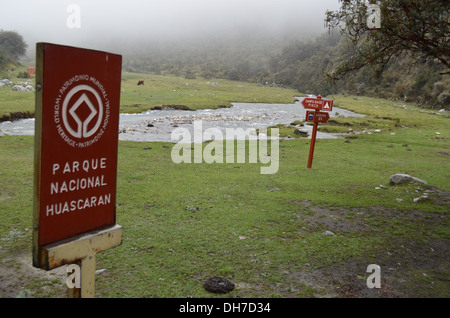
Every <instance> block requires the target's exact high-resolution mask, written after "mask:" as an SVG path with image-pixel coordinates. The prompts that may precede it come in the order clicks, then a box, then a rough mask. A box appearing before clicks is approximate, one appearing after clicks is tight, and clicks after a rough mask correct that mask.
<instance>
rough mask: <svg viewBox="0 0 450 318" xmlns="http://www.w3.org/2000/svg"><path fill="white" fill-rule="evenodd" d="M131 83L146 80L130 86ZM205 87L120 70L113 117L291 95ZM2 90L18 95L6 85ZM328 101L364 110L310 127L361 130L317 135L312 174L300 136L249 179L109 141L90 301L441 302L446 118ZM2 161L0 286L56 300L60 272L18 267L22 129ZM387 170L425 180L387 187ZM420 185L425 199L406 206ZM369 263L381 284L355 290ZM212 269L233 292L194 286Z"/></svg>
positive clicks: (27, 175)
mask: <svg viewBox="0 0 450 318" xmlns="http://www.w3.org/2000/svg"><path fill="white" fill-rule="evenodd" d="M138 79H144V80H145V87H137V86H136V85H135V84H136V82H137V80H138ZM165 80H167V82H165ZM217 82H218V83H219V85H218V86H212V85H210V84H207V83H206V82H205V81H204V80H189V81H188V80H185V79H181V78H170V77H164V78H163V77H153V76H150V75H148V76H147V75H136V74H133V75H127V76H126V80H125V81H124V82H123V85H122V90H123V91H124V92H123V93H122V97H123V100H122V102H121V107H122V111H124V112H131V111H143V110H145V109H148V108H149V107H151V106H152V105H186V106H189V107H194V106H195V107H197V106H198V107H214V106H219V105H225V106H226V105H227V103H228V102H232V101H235V102H244V101H245V102H249V101H260V100H259V98H261V101H265V102H268V101H269V100H271V101H273V102H290V101H291V100H292V99H293V96H294V95H295V92H293V91H290V90H282V89H272V88H262V87H259V86H257V85H251V84H245V83H236V82H219V81H217ZM186 83H188V84H189V85H186ZM169 87H170V89H168V88H169ZM225 88H226V89H225ZM221 89H224V90H223V91H221ZM171 90H175V92H172V91H171ZM8 94H9V93H8ZM208 94H210V95H208ZM213 94H215V95H218V96H217V97H214V95H213ZM264 94H267V95H264ZM190 95H193V96H190ZM0 97H2V98H4V99H5V100H6V99H7V98H11V99H12V102H11V103H19V102H17V101H15V100H14V98H13V97H8V95H7V94H6V93H5V91H4V90H0ZM333 98H334V99H335V105H336V106H339V107H342V108H347V109H350V110H353V111H356V112H359V113H364V114H366V115H367V116H366V117H365V118H364V119H360V118H358V119H355V118H353V119H348V118H347V119H343V118H338V119H336V120H335V121H334V122H332V123H330V124H329V125H328V124H326V125H323V126H322V127H321V129H322V130H327V129H329V131H348V129H349V128H352V129H354V130H355V131H356V130H364V129H366V130H367V132H366V133H362V134H354V135H349V136H348V138H347V139H329V140H322V139H321V140H318V141H317V144H316V149H315V155H314V162H313V168H312V169H306V165H307V160H308V152H309V140H305V139H301V140H284V141H282V142H280V152H279V159H280V163H279V170H278V173H276V174H273V175H262V174H260V168H261V166H263V164H260V163H259V164H250V163H232V164H217V163H214V164H206V163H202V164H175V163H173V162H172V160H171V148H172V146H173V144H167V143H158V142H155V143H135V142H123V141H121V142H119V165H118V179H117V182H118V186H117V191H118V196H117V223H118V224H120V225H121V226H123V229H124V237H123V243H122V245H121V246H119V247H116V248H114V249H111V250H108V251H105V252H102V253H100V254H98V255H97V268H98V269H105V271H104V272H103V273H101V274H98V275H97V279H96V284H97V286H96V287H97V289H96V292H97V297H118V298H119V297H137V298H141V297H183V298H184V297H194V298H198V297H236V298H237V297H263V298H264V297H279V298H286V297H449V296H450V285H449V283H448V275H449V264H450V263H449V256H448V246H449V245H448V244H449V239H450V232H449V221H448V216H449V212H450V209H449V207H450V206H449V204H450V195H449V192H450V125H449V121H450V119H449V118H447V117H445V116H442V115H440V114H439V113H436V114H428V113H422V112H420V109H419V108H416V107H415V106H414V105H408V106H409V107H410V108H411V109H409V110H406V109H404V108H401V107H396V106H395V102H392V101H387V100H379V99H373V98H365V97H352V96H334V97H333ZM5 100H4V101H2V103H3V104H0V110H1V111H2V112H7V111H8V110H7V108H6V107H4V105H6V104H7V103H6V102H5ZM134 105H137V106H134ZM402 105H403V104H402ZM373 129H380V130H381V131H380V132H372V131H371V130H373ZM204 146H205V145H204ZM0 162H1V164H0V175H1V178H0V212H1V220H2V222H1V225H0V260H1V263H0V276H2V275H3V277H5V275H6V274H5V273H7V271H6V268H8V267H9V268H11V267H12V268H17V270H16V275H17V276H18V277H17V280H16V281H15V283H14V284H13V285H12V287H9V289H7V288H6V287H4V286H0V287H3V288H1V289H0V293H1V292H3V294H4V295H6V296H9V297H16V296H17V295H19V294H20V293H22V294H21V295H23V291H27V293H26V294H27V295H28V296H29V297H61V296H62V297H64V289H65V286H64V284H63V283H61V281H60V280H59V279H58V276H55V277H53V278H51V277H50V278H49V277H47V276H45V277H44V276H43V275H40V274H39V273H40V272H42V271H40V270H36V271H35V272H33V273H34V274H33V273H30V270H29V271H28V272H27V271H25V270H24V269H23V265H20V264H19V263H20V262H18V261H17V259H20V258H21V257H25V259H26V260H28V261H29V262H30V263H31V233H32V231H31V225H32V191H33V137H10V136H6V137H0ZM394 173H406V174H411V175H413V176H415V177H418V178H420V179H423V180H426V181H428V183H429V185H428V186H424V185H418V184H408V185H401V186H391V185H390V184H389V176H390V175H392V174H394ZM380 185H381V186H382V187H380ZM423 193H427V194H428V196H429V199H428V200H426V201H423V202H419V203H414V202H413V199H414V198H416V197H420V196H421V195H423ZM326 231H331V232H332V233H333V234H334V235H325V234H324V233H325V232H326ZM27 257H28V258H27ZM369 264H378V265H380V266H381V268H382V275H383V276H382V283H383V285H382V288H381V289H379V290H376V289H368V288H367V286H366V279H367V277H368V275H369V274H368V273H366V268H367V266H368V265H369ZM214 276H221V277H224V278H227V279H229V280H230V281H232V282H233V283H234V284H235V286H236V287H235V289H234V290H233V291H232V292H231V293H230V294H227V295H217V294H211V293H209V292H207V291H205V289H204V288H203V286H202V285H203V283H204V281H205V280H206V279H208V278H211V277H214ZM0 295H1V294H0Z"/></svg>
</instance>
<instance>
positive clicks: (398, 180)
mask: <svg viewBox="0 0 450 318" xmlns="http://www.w3.org/2000/svg"><path fill="white" fill-rule="evenodd" d="M410 182H418V183H422V184H428V182H426V181H424V180H422V179H419V178H416V177H412V176H410V175H409V174H402V173H397V174H393V175H392V176H391V177H390V183H391V185H398V184H405V183H410Z"/></svg>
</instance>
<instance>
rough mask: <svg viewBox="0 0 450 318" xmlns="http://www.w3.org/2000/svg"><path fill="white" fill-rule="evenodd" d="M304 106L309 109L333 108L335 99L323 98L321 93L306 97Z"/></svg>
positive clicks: (303, 102)
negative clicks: (315, 96)
mask: <svg viewBox="0 0 450 318" xmlns="http://www.w3.org/2000/svg"><path fill="white" fill-rule="evenodd" d="M302 105H303V107H305V108H307V109H314V110H326V111H331V110H333V100H332V99H322V98H321V97H320V95H319V96H318V97H317V98H309V97H307V98H305V99H303V101H302Z"/></svg>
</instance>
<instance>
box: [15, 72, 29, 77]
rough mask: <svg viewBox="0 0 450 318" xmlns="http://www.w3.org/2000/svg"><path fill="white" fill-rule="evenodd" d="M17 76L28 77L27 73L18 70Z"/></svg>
mask: <svg viewBox="0 0 450 318" xmlns="http://www.w3.org/2000/svg"><path fill="white" fill-rule="evenodd" d="M17 78H28V73H27V72H25V71H24V72H19V74H17Z"/></svg>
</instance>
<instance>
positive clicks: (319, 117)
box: [306, 110, 330, 123]
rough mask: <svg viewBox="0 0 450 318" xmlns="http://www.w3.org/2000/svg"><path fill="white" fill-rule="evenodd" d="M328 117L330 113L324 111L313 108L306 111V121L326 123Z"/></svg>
mask: <svg viewBox="0 0 450 318" xmlns="http://www.w3.org/2000/svg"><path fill="white" fill-rule="evenodd" d="M329 119H330V114H329V113H326V112H319V111H313V110H307V111H306V121H307V122H318V123H326V122H328V120H329Z"/></svg>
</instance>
